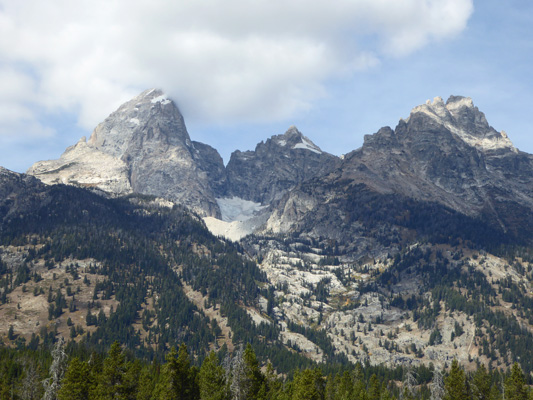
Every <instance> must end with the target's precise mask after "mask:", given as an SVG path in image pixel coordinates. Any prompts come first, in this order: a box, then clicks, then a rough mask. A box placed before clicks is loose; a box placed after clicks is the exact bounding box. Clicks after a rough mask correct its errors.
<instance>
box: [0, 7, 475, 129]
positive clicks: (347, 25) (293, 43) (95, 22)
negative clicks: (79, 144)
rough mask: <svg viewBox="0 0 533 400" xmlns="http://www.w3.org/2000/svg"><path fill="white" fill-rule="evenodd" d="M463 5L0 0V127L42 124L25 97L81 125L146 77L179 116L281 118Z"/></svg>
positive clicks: (465, 13)
mask: <svg viewBox="0 0 533 400" xmlns="http://www.w3.org/2000/svg"><path fill="white" fill-rule="evenodd" d="M472 11H473V5H472V0H327V1H326V0H314V1H312V2H310V1H308V0H306V1H304V0H293V1H290V2H286V1H281V0H256V1H247V0H225V1H220V0H203V1H192V0H183V1H178V2H174V1H170V0H152V1H147V0H128V1H121V0H117V1H108V0H90V1H89V0H81V1H69V0H49V1H46V2H43V1H39V0H26V1H19V0H0V60H4V65H3V69H2V68H0V82H1V85H0V87H1V89H0V106H1V107H2V108H3V110H2V111H1V112H0V125H2V126H3V128H2V129H1V130H0V134H3V135H5V134H7V130H9V129H15V128H16V129H20V126H21V124H22V125H24V124H27V125H28V126H29V127H31V126H33V128H32V130H33V132H35V134H39V132H41V133H42V132H45V133H46V132H47V133H48V134H50V130H47V129H46V128H39V126H40V123H39V121H38V120H37V119H36V118H38V117H35V116H34V117H32V110H33V109H34V108H35V107H39V108H40V110H41V111H42V110H49V111H57V110H64V111H68V112H76V113H78V115H79V121H80V124H82V125H83V126H84V127H86V128H89V129H90V128H92V127H94V126H95V125H96V124H97V123H98V122H99V121H101V120H102V119H103V118H104V117H105V116H107V115H108V114H109V113H110V111H112V110H113V109H114V108H116V107H117V106H118V105H119V104H120V103H121V102H123V101H125V100H127V99H129V98H130V97H132V96H133V95H135V94H137V93H138V92H139V91H140V90H142V89H145V88H146V87H154V86H155V87H160V88H163V89H164V90H166V91H167V92H168V93H169V94H170V95H171V97H173V98H174V99H175V100H177V101H178V103H179V104H180V107H181V108H182V109H183V110H184V113H185V114H186V118H203V119H212V120H230V121H231V120H234V119H238V120H251V121H253V120H276V119H280V118H285V117H288V116H290V115H293V114H294V113H296V112H298V111H301V110H305V109H308V108H309V107H311V106H312V104H313V101H314V100H316V99H317V98H319V97H321V96H323V95H324V94H325V88H324V86H323V85H324V82H325V81H326V80H327V79H330V78H332V77H338V76H342V75H343V74H351V73H354V72H356V71H358V70H361V69H365V68H369V67H372V66H373V65H376V64H377V63H379V60H380V58H382V57H389V56H393V57H397V56H403V55H405V54H409V53H410V52H413V51H415V50H417V49H419V48H420V47H422V46H424V45H426V44H427V43H429V42H430V41H432V40H438V39H443V38H448V37H453V36H454V35H456V34H458V33H460V32H461V31H462V30H463V29H464V28H465V26H466V23H467V21H468V18H469V17H470V15H471V13H472ZM368 38H370V39H371V43H375V44H374V45H368V43H367V42H366V41H365V39H368Z"/></svg>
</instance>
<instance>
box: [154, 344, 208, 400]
mask: <svg viewBox="0 0 533 400" xmlns="http://www.w3.org/2000/svg"><path fill="white" fill-rule="evenodd" d="M165 360H166V363H165V364H164V365H163V371H162V373H161V379H160V381H159V383H158V384H157V387H156V398H157V399H160V400H166V399H182V400H193V399H195V398H196V397H198V396H197V392H198V388H197V387H196V377H195V376H194V375H195V374H194V372H193V371H194V370H193V369H192V368H191V366H190V361H189V354H188V353H187V346H185V344H182V345H181V346H180V349H179V352H176V348H174V347H172V349H171V350H170V353H169V354H168V355H167V357H166V358H165Z"/></svg>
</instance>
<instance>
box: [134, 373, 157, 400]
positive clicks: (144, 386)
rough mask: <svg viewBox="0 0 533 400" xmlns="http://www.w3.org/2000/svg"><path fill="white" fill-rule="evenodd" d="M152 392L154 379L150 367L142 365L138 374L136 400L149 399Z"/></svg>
mask: <svg viewBox="0 0 533 400" xmlns="http://www.w3.org/2000/svg"><path fill="white" fill-rule="evenodd" d="M153 393H154V380H153V377H152V372H151V371H150V368H148V367H144V368H143V369H141V373H140V375H139V385H138V389H137V397H136V398H135V399H136V400H151V399H152V394H153Z"/></svg>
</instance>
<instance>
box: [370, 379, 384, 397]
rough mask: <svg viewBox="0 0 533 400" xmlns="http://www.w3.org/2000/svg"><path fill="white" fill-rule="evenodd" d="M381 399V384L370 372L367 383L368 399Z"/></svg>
mask: <svg viewBox="0 0 533 400" xmlns="http://www.w3.org/2000/svg"><path fill="white" fill-rule="evenodd" d="M380 399H381V385H380V383H379V379H378V377H377V376H376V374H372V376H371V377H370V382H369V383H368V400H380Z"/></svg>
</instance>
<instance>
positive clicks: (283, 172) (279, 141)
mask: <svg viewBox="0 0 533 400" xmlns="http://www.w3.org/2000/svg"><path fill="white" fill-rule="evenodd" d="M338 162H339V159H338V158H337V157H336V156H333V155H331V154H328V153H325V152H323V151H322V150H321V149H320V148H319V147H318V146H317V145H315V144H314V143H313V142H312V141H311V140H310V139H309V138H307V137H305V136H304V135H302V133H300V132H299V131H298V129H296V128H295V127H291V128H290V129H289V130H288V131H287V132H285V134H283V135H277V136H272V137H271V138H270V139H267V141H266V142H261V143H259V144H258V145H257V146H256V148H255V150H254V151H244V152H241V151H235V152H234V153H233V154H232V155H231V158H230V161H229V163H228V165H227V169H226V171H227V177H228V178H227V179H228V189H227V195H229V196H237V197H240V198H242V199H245V200H251V201H254V202H258V203H261V204H269V203H271V202H273V201H276V200H279V199H281V197H282V196H283V195H284V194H285V193H287V192H288V191H289V190H290V189H292V188H294V187H295V186H296V185H297V184H299V183H301V182H304V181H306V180H308V179H311V178H315V177H317V176H323V175H325V174H326V173H328V172H330V171H331V170H333V169H334V168H335V166H336V165H337V163H338Z"/></svg>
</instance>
